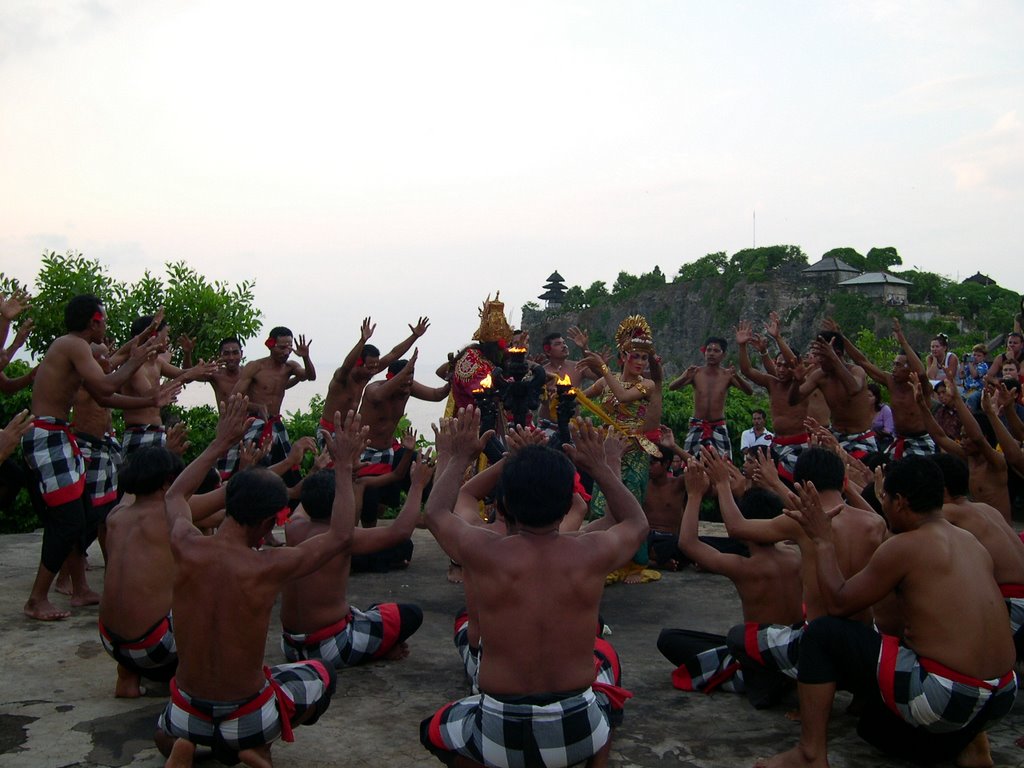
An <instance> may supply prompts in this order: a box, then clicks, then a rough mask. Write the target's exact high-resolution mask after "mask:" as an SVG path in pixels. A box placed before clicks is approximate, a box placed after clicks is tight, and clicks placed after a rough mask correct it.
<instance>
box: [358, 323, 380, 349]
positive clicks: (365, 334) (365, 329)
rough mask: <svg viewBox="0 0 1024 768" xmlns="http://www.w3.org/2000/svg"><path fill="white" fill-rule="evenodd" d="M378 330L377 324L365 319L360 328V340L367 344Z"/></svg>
mask: <svg viewBox="0 0 1024 768" xmlns="http://www.w3.org/2000/svg"><path fill="white" fill-rule="evenodd" d="M376 329H377V324H376V323H373V322H371V321H370V318H368V317H364V318H363V324H362V325H361V326H359V338H360V340H361V341H362V342H363V343H364V344H365V343H366V342H367V341H369V340H370V337H371V336H373V332H374V331H375V330H376Z"/></svg>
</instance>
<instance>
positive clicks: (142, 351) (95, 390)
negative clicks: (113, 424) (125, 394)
mask: <svg viewBox="0 0 1024 768" xmlns="http://www.w3.org/2000/svg"><path fill="white" fill-rule="evenodd" d="M65 338H66V337H65ZM69 341H70V340H69ZM158 346H159V344H158V342H157V340H156V339H155V338H153V337H150V338H149V339H148V340H146V341H145V342H143V343H141V344H137V345H135V346H134V347H132V349H131V353H130V355H129V356H128V359H127V360H126V361H125V362H124V363H123V364H122V365H121V366H120V367H119V368H117V370H115V371H112V372H111V373H107V374H105V373H104V372H103V369H102V368H101V367H100V364H99V363H98V362H96V359H95V358H94V357H93V355H92V350H91V349H90V348H89V345H88V344H86V343H76V344H74V345H73V346H72V347H71V348H70V349H69V355H68V357H69V359H70V361H71V364H72V365H73V366H74V368H75V372H76V373H78V375H79V376H81V377H82V386H84V387H85V389H86V391H88V393H89V394H90V395H91V396H92V397H93V398H98V397H104V396H109V395H113V394H114V393H115V392H117V391H118V390H119V389H121V387H123V386H124V385H125V384H127V383H128V381H129V380H130V379H131V377H132V376H133V375H134V373H135V372H136V371H137V370H138V369H139V366H141V365H142V364H143V363H144V362H145V361H146V360H147V359H149V358H150V357H152V356H153V355H155V354H156V353H157V348H158Z"/></svg>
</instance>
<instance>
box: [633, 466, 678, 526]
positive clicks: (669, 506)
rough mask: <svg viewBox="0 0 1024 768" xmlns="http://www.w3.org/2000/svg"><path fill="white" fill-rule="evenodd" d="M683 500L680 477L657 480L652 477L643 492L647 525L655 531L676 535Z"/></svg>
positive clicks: (666, 477)
mask: <svg viewBox="0 0 1024 768" xmlns="http://www.w3.org/2000/svg"><path fill="white" fill-rule="evenodd" d="M685 498H686V483H685V482H684V481H683V479H682V478H681V477H672V476H671V475H667V474H666V475H665V476H664V477H662V478H659V479H655V478H653V477H652V478H651V479H650V480H649V481H648V483H647V490H646V491H645V492H644V505H643V506H644V514H645V515H646V516H647V524H648V525H649V526H650V527H651V529H652V530H655V531H661V532H662V533H674V534H678V533H679V521H680V520H681V519H682V517H683V502H684V500H685Z"/></svg>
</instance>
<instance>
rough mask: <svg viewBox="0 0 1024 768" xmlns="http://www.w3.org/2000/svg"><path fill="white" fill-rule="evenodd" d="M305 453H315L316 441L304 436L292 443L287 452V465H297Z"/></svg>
mask: <svg viewBox="0 0 1024 768" xmlns="http://www.w3.org/2000/svg"><path fill="white" fill-rule="evenodd" d="M267 442H268V443H269V441H267ZM307 452H309V453H316V440H315V439H314V438H312V437H311V436H310V435H304V436H303V437H300V438H299V439H298V440H296V441H295V442H294V443H292V449H291V450H290V451H288V463H289V464H291V465H292V466H293V467H294V466H296V465H298V464H299V463H300V462H301V461H302V458H303V457H304V456H305V455H306V453H307Z"/></svg>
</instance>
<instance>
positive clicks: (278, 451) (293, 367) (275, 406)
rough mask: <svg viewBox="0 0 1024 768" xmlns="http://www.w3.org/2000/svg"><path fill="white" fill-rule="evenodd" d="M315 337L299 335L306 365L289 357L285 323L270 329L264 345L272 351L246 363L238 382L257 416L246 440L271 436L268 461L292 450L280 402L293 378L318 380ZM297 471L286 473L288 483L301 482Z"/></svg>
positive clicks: (290, 340) (297, 347) (289, 335)
mask: <svg viewBox="0 0 1024 768" xmlns="http://www.w3.org/2000/svg"><path fill="white" fill-rule="evenodd" d="M312 342H313V340H312V339H310V340H309V342H307V341H306V337H305V336H301V335H300V336H299V340H298V343H297V344H295V345H294V351H295V352H297V353H298V355H299V357H301V358H302V362H303V365H299V364H298V363H297V362H295V361H294V360H289V359H288V358H289V357H291V355H292V350H293V346H292V345H293V337H292V332H291V330H289V329H288V328H285V327H284V326H277V327H276V328H273V329H271V331H270V335H269V336H268V337H267V340H266V341H265V342H263V343H264V345H265V346H266V347H267V349H268V350H269V351H270V352H269V354H268V355H267V356H266V357H261V358H260V359H259V360H253V361H252V362H251V363H246V365H245V367H244V368H242V373H241V375H240V376H239V377H238V382H237V383H236V384H235V388H234V394H241V395H245V396H246V397H248V398H249V408H250V410H251V411H252V413H253V414H255V416H256V418H255V419H254V420H253V422H252V424H250V425H249V428H248V430H246V433H245V438H244V439H245V442H247V443H248V442H250V441H255V442H256V443H257V445H262V444H263V442H264V440H266V439H267V438H270V440H271V443H270V448H269V450H268V451H267V457H266V458H265V459H264V463H265V464H276V463H277V462H279V461H283V460H284V458H285V457H286V456H287V455H288V454H289V452H290V451H291V449H292V444H291V441H290V440H289V439H288V429H287V427H285V425H284V422H282V421H281V403H282V402H284V391H285V390H286V389H287V388H288V386H289V384H290V383H291V380H292V379H295V380H297V381H316V369H315V368H314V367H313V361H312V360H310V359H309V345H310V344H312ZM237 467H238V463H237V462H236V463H235V465H234V466H230V467H227V468H226V472H227V474H228V475H229V476H230V475H231V474H232V473H234V471H235V469H237ZM297 474H298V473H297V472H291V473H289V474H286V475H285V482H286V483H289V485H295V483H296V482H298V477H297V476H296V475H297Z"/></svg>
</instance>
